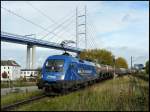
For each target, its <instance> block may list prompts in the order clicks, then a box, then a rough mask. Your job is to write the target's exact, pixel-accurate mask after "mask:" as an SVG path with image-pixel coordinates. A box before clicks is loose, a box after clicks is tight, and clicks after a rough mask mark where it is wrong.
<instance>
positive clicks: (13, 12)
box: [1, 6, 57, 36]
mask: <svg viewBox="0 0 150 112" xmlns="http://www.w3.org/2000/svg"><path fill="white" fill-rule="evenodd" d="M1 8H2V9H4V10H6V11H7V12H9V13H11V14H13V15H15V16H17V17H19V18H21V19H23V20H25V21H27V22H29V23H31V24H33V25H35V26H37V27H39V28H41V29H42V30H44V31H47V32H49V33H51V34H53V35H55V36H57V35H56V34H55V33H53V32H50V31H48V30H47V29H46V28H44V27H43V26H41V25H39V24H36V23H34V22H32V21H31V20H28V19H26V18H25V17H23V16H20V15H19V14H17V13H15V12H13V11H11V10H9V9H7V8H4V7H2V6H1Z"/></svg>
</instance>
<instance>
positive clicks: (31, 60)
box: [26, 45, 36, 69]
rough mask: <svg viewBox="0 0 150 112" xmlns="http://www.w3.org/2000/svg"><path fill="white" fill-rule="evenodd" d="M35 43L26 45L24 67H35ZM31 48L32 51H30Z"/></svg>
mask: <svg viewBox="0 0 150 112" xmlns="http://www.w3.org/2000/svg"><path fill="white" fill-rule="evenodd" d="M35 48H36V46H35V45H27V57H26V69H35V58H36V57H35V56H36V52H35V50H36V49H35ZM31 49H32V52H31Z"/></svg>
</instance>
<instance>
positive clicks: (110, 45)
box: [1, 1, 149, 68]
mask: <svg viewBox="0 0 150 112" xmlns="http://www.w3.org/2000/svg"><path fill="white" fill-rule="evenodd" d="M85 5H86V6H87V43H88V46H87V47H88V48H100V49H101V48H105V49H107V50H109V51H111V52H112V53H113V54H114V55H115V56H116V57H119V56H122V57H124V58H125V59H126V60H127V61H128V64H130V57H131V56H133V57H134V58H133V60H134V61H133V63H142V64H145V62H146V61H147V60H148V58H149V3H148V1H121V2H118V1H109V2H106V1H85V2H84V1H32V2H31V1H30V2H25V1H16V2H14V1H9V2H8V1H7V2H6V1H1V6H2V7H3V8H6V9H9V10H11V11H13V12H15V13H16V14H17V15H20V16H22V17H24V18H26V19H27V20H30V21H32V22H33V23H34V24H37V25H39V26H40V27H37V26H36V25H33V24H31V23H29V22H27V21H25V20H23V19H21V18H19V17H17V16H15V15H13V14H11V13H9V12H7V11H6V10H4V9H2V8H1V30H2V31H4V32H9V33H14V34H20V35H28V34H36V36H35V37H36V38H43V39H44V40H48V41H52V42H58V43H60V42H61V41H62V40H67V39H69V40H74V41H75V40H76V38H75V34H76V32H75V31H76V29H75V28H76V26H75V24H76V21H75V20H76V18H75V17H76V12H75V11H76V7H78V10H79V12H78V13H79V14H81V15H82V14H84V6H85ZM35 8H36V9H35ZM40 12H42V13H40ZM44 15H45V16H44ZM79 22H81V23H82V22H84V21H83V20H80V21H79ZM60 24H62V25H61V27H58V26H59V25H60ZM41 27H42V28H41ZM44 29H47V30H44ZM82 30H83V29H80V31H82ZM51 31H52V32H53V34H52V33H48V32H51ZM46 34H48V35H47V37H44V36H45V35H46ZM54 34H55V35H54ZM33 37H34V36H33ZM79 41H80V42H79V46H80V47H81V48H83V47H84V43H85V42H84V38H83V37H82V36H81V37H80V39H79ZM60 53H62V51H58V50H57V51H56V50H53V49H46V48H36V54H37V55H36V66H41V65H42V64H43V62H44V60H45V59H46V58H47V57H48V56H49V55H53V54H60ZM1 58H2V59H13V60H16V61H17V62H18V63H19V64H20V65H21V66H22V68H25V64H26V46H25V45H19V44H13V43H6V42H1ZM129 66H130V65H129Z"/></svg>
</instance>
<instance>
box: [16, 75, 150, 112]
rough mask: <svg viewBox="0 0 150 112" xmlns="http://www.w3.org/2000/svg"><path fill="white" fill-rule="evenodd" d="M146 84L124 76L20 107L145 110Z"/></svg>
mask: <svg viewBox="0 0 150 112" xmlns="http://www.w3.org/2000/svg"><path fill="white" fill-rule="evenodd" d="M148 109H149V84H148V82H147V81H144V80H142V79H139V78H138V77H133V76H123V77H118V78H116V79H112V80H107V81H104V82H102V83H99V84H95V85H93V86H91V87H88V88H86V89H84V90H80V91H77V92H74V93H70V94H68V95H65V96H59V97H55V98H44V99H41V100H38V102H36V101H35V102H32V105H31V104H26V105H24V106H21V107H20V108H18V109H16V110H25V111H37V110H38V111H60V110H61V111H72V110H74V111H148Z"/></svg>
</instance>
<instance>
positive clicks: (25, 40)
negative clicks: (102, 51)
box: [1, 2, 95, 69]
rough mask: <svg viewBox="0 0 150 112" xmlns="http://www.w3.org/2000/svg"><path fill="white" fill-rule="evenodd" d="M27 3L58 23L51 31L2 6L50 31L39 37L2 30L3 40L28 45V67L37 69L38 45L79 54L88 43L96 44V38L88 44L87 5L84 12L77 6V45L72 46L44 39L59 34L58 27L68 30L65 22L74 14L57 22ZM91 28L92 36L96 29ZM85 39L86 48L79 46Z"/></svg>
mask: <svg viewBox="0 0 150 112" xmlns="http://www.w3.org/2000/svg"><path fill="white" fill-rule="evenodd" d="M27 4H28V5H30V6H31V7H32V8H33V9H34V10H36V11H37V12H38V13H40V14H42V15H43V16H45V17H46V18H47V19H49V21H51V22H53V23H54V24H56V25H57V26H56V27H55V28H54V29H53V30H51V31H49V30H48V28H49V27H47V28H45V27H43V26H41V25H40V24H36V23H34V22H33V21H31V20H29V19H27V18H25V17H24V16H21V15H19V14H17V13H15V12H13V11H11V10H9V9H7V8H5V7H3V6H1V9H3V10H5V11H7V12H8V13H10V14H12V15H14V16H16V17H18V18H20V19H22V20H24V21H26V22H28V23H31V24H32V25H34V26H36V27H38V28H41V29H42V30H43V31H47V32H48V33H47V34H46V35H45V36H43V37H42V38H39V39H38V38H32V37H29V36H31V35H25V36H24V35H18V34H13V33H8V32H1V41H4V42H10V43H17V44H23V45H27V51H26V68H27V69H35V62H36V60H35V59H36V47H43V48H50V49H56V50H64V51H69V52H74V53H77V55H78V54H79V53H80V52H81V51H83V50H84V49H87V45H89V44H90V45H92V46H94V45H95V44H93V41H94V38H93V39H92V41H89V43H88V44H87V25H86V24H87V19H86V17H87V16H86V13H87V11H86V6H85V8H84V13H83V12H82V13H81V11H79V10H78V8H76V14H75V18H76V19H75V20H76V21H75V22H76V25H75V28H76V34H75V35H73V36H75V38H76V47H72V46H68V45H65V46H62V45H61V43H58V42H50V41H47V40H44V38H46V37H48V35H50V34H53V36H51V37H50V38H53V37H55V36H58V35H56V34H55V33H54V32H55V30H57V29H58V28H62V30H66V29H65V28H66V27H64V24H65V23H67V24H68V21H69V19H70V20H72V18H73V16H71V17H70V16H69V18H68V17H67V18H66V17H65V19H64V20H63V21H62V22H60V23H57V22H55V20H53V19H52V18H51V17H49V16H47V15H46V14H45V13H43V12H42V11H41V10H40V9H38V8H36V7H35V6H33V4H31V3H30V2H27ZM71 14H73V13H71ZM69 22H72V21H69ZM72 23H73V22H72ZM69 25H70V24H69ZM69 25H68V26H69ZM91 27H93V26H91ZM91 27H90V28H91ZM90 28H88V30H90V31H88V34H90V33H91V35H90V37H92V36H93V31H94V30H93V29H90ZM67 33H69V32H68V31H67ZM57 34H58V33H57ZM59 37H60V36H59ZM80 39H83V40H82V41H81V40H80ZM83 41H84V43H82V44H83V46H84V45H85V48H84V49H83V48H79V47H80V45H81V42H83ZM92 46H91V47H92Z"/></svg>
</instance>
